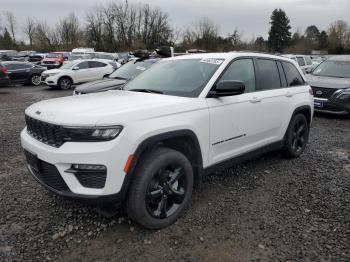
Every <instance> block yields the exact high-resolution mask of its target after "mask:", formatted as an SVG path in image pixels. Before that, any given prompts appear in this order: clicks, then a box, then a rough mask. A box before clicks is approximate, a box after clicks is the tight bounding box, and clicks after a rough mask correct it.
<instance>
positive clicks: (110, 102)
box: [25, 90, 206, 126]
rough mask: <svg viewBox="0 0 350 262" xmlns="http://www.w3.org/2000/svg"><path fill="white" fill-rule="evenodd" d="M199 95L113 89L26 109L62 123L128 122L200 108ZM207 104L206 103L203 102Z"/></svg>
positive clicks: (86, 124) (80, 124)
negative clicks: (189, 95)
mask: <svg viewBox="0 0 350 262" xmlns="http://www.w3.org/2000/svg"><path fill="white" fill-rule="evenodd" d="M199 100H200V99H198V98H185V97H178V96H167V95H161V94H151V93H141V92H131V91H122V90H112V91H108V92H100V93H95V94H87V95H78V96H69V97H63V98H56V99H51V100H46V101H42V102H39V103H36V104H33V105H32V106H30V107H28V108H27V109H26V111H25V113H26V114H27V115H29V116H31V117H33V118H35V119H38V120H41V121H44V122H48V123H52V124H58V125H68V126H94V125H100V126H105V125H119V124H121V125H124V124H125V123H129V122H130V121H136V120H144V119H150V118H157V117H161V116H165V115H171V114H176V113H179V112H186V111H187V112H188V111H193V110H198V109H200V107H201V106H198V104H197V103H196V102H198V101H199ZM200 104H201V105H203V106H202V108H205V107H206V106H205V105H206V103H200Z"/></svg>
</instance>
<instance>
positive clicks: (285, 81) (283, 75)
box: [277, 61, 288, 87]
mask: <svg viewBox="0 0 350 262" xmlns="http://www.w3.org/2000/svg"><path fill="white" fill-rule="evenodd" d="M277 67H278V71H279V73H280V78H281V83H282V87H287V86H288V83H287V78H286V74H285V73H284V70H283V67H282V64H281V62H280V61H277Z"/></svg>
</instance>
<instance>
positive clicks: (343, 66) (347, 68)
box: [312, 61, 350, 78]
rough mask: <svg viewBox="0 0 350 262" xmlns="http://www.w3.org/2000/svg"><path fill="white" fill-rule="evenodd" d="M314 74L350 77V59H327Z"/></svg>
mask: <svg viewBox="0 0 350 262" xmlns="http://www.w3.org/2000/svg"><path fill="white" fill-rule="evenodd" d="M312 74H313V75H317V76H329V77H339V78H350V61H325V62H323V63H322V64H320V65H319V66H318V67H317V68H316V69H315V70H314V72H313V73H312Z"/></svg>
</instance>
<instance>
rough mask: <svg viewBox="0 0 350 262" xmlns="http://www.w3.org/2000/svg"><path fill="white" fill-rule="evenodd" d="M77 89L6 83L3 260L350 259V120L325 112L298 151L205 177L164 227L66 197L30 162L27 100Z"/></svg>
mask: <svg viewBox="0 0 350 262" xmlns="http://www.w3.org/2000/svg"><path fill="white" fill-rule="evenodd" d="M65 95H71V91H59V90H56V91H52V90H48V89H46V88H45V87H13V88H2V89H0V261H45V260H48V261H49V260H57V261H163V260H167V261H350V121H349V119H348V118H334V117H329V116H324V115H319V116H316V117H315V118H314V122H313V126H312V130H311V137H310V144H309V146H308V148H307V150H306V152H305V153H304V154H303V155H302V157H300V158H299V159H294V160H286V159H284V158H283V157H282V156H281V155H280V154H279V153H277V152H275V153H270V154H267V155H264V156H263V157H259V158H256V159H253V160H252V161H249V162H246V163H244V164H241V165H239V166H235V167H234V168H232V169H230V170H227V171H225V172H220V173H217V174H213V175H211V176H209V177H207V178H206V179H205V181H204V183H203V187H202V189H201V190H197V191H196V192H195V193H194V197H193V199H192V202H191V206H190V208H189V209H188V211H187V212H186V214H185V215H184V216H183V217H182V218H181V219H180V220H179V221H178V222H177V223H176V224H175V225H173V226H171V227H169V228H166V229H164V230H161V231H149V230H145V229H143V228H141V227H139V226H137V225H135V224H133V223H132V222H130V221H129V220H128V219H127V218H126V217H124V216H123V215H122V214H120V215H118V216H115V217H113V218H110V219H106V218H103V217H101V216H100V215H98V213H97V212H96V210H94V208H93V207H89V206H86V205H82V204H78V203H74V202H70V201H67V200H63V199H61V198H59V197H57V196H55V195H53V194H51V193H50V192H47V191H46V190H45V189H43V188H42V187H41V186H39V185H38V184H37V183H36V182H35V181H34V180H33V179H32V178H31V177H30V175H29V173H28V172H27V170H26V168H25V165H24V158H23V154H22V150H21V147H20V140H19V133H20V131H21V129H22V128H23V127H24V120H23V111H24V109H25V108H26V107H27V106H28V105H30V104H32V103H34V102H36V101H39V100H42V99H47V98H52V97H59V96H65Z"/></svg>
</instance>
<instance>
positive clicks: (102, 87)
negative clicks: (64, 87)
mask: <svg viewBox="0 0 350 262" xmlns="http://www.w3.org/2000/svg"><path fill="white" fill-rule="evenodd" d="M125 83H126V80H120V79H113V78H105V79H103V80H97V81H93V82H89V83H86V84H82V85H79V86H78V87H77V88H75V91H76V92H77V93H83V94H88V93H95V92H102V91H107V90H111V89H116V88H118V87H120V86H122V85H124V84H125Z"/></svg>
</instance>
